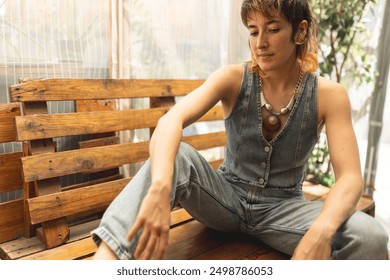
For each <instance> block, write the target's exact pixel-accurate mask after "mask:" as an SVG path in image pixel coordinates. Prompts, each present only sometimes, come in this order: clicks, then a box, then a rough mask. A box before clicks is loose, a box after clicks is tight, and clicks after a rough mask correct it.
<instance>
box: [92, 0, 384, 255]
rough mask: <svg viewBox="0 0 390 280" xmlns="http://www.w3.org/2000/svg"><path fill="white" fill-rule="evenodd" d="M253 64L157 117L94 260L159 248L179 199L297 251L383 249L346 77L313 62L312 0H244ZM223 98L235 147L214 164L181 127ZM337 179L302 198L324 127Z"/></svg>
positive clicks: (208, 216) (213, 222) (227, 70)
mask: <svg viewBox="0 0 390 280" xmlns="http://www.w3.org/2000/svg"><path fill="white" fill-rule="evenodd" d="M241 14H242V20H243V23H244V24H245V26H246V27H247V28H248V31H249V45H250V49H251V53H252V61H251V63H244V64H243V65H230V66H226V67H223V68H221V69H219V70H217V71H216V72H214V73H213V74H212V75H211V76H210V77H209V78H208V79H207V81H206V82H205V83H204V84H203V85H202V86H201V87H199V88H198V89H196V90H195V91H193V92H192V93H190V94H189V95H188V96H187V97H186V98H184V99H183V100H182V101H181V102H179V103H178V104H177V105H175V106H174V107H173V108H172V109H171V110H170V111H169V112H168V113H167V114H166V115H165V116H164V117H162V118H161V119H160V121H159V122H158V126H157V128H156V130H155V132H154V134H153V136H152V139H151V142H150V160H149V161H147V162H146V164H145V165H144V166H143V168H142V169H141V170H140V171H139V173H138V174H137V176H136V177H135V178H134V179H133V180H132V182H131V183H130V184H129V185H128V186H127V187H126V188H125V190H124V191H123V192H122V193H121V194H120V195H119V196H118V197H117V198H116V199H115V200H114V201H113V203H112V204H111V205H110V207H109V208H108V210H107V211H106V213H105V215H104V217H103V219H102V222H101V225H100V227H99V228H98V229H96V230H95V231H94V232H93V238H94V240H95V242H96V243H97V244H98V245H99V248H98V251H97V253H96V255H95V259H115V258H120V259H133V258H137V259H149V258H151V256H152V255H153V254H155V256H156V257H157V258H162V257H163V254H164V250H165V248H166V246H167V243H168V233H169V219H170V211H171V208H172V207H173V206H174V205H175V204H177V203H178V202H180V204H181V205H182V206H183V207H184V208H185V209H187V211H188V212H189V213H190V214H191V215H193V216H194V217H195V218H196V219H197V220H199V221H200V222H202V223H204V224H205V225H207V226H208V227H211V228H214V229H217V230H220V231H240V232H245V233H248V234H250V235H253V236H256V237H257V238H259V239H260V240H262V241H263V242H265V243H267V244H269V245H270V246H272V247H274V248H276V249H277V250H280V251H282V252H284V253H287V254H290V255H292V258H293V259H329V258H333V259H367V258H368V259H385V258H387V249H386V244H387V236H386V234H385V232H384V230H383V228H382V227H381V226H380V225H379V224H378V223H377V222H376V221H375V220H374V219H373V218H371V217H370V216H368V215H366V214H364V213H361V212H356V211H355V208H356V204H357V202H358V200H359V198H360V195H361V192H362V185H363V182H362V176H361V170H360V162H359V154H358V147H357V142H356V138H355V134H354V131H353V128H352V122H351V113H350V104H349V99H348V95H347V93H346V91H345V90H344V88H343V87H342V86H341V85H339V84H337V83H335V82H331V81H329V80H326V79H324V78H322V77H318V76H317V75H316V74H315V73H313V71H315V70H316V68H317V60H316V51H317V42H316V37H315V22H314V19H313V16H312V12H311V9H310V7H309V3H308V0H291V1H280V0H279V1H278V0H244V1H243V3H242V9H241ZM219 101H221V102H222V107H223V111H224V115H225V126H226V132H227V137H228V144H227V155H226V159H225V161H224V163H223V164H222V165H221V167H220V168H219V170H218V171H214V170H213V169H212V168H211V167H210V166H209V165H208V164H207V162H206V161H205V160H204V159H203V158H202V157H201V156H200V155H199V153H197V151H196V150H194V149H193V148H192V147H190V146H188V145H186V144H183V143H181V137H182V131H183V128H184V127H186V126H188V125H189V124H191V123H193V122H194V121H195V120H197V119H198V118H200V117H201V116H202V115H203V114H204V113H206V112H207V111H208V110H209V109H210V108H211V107H212V106H213V105H215V104H216V103H217V102H219ZM323 125H325V126H326V133H327V139H328V143H329V150H330V154H331V160H332V165H333V168H334V172H335V176H336V184H335V186H334V187H333V188H332V190H331V191H330V192H329V195H328V197H327V198H326V200H325V202H324V203H322V202H308V201H305V200H304V199H303V194H302V182H303V180H304V165H305V164H306V162H307V160H308V158H309V156H310V153H311V151H312V149H313V147H314V145H315V143H316V141H317V137H318V133H319V131H320V130H321V128H322V126H323Z"/></svg>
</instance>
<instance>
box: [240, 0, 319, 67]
mask: <svg viewBox="0 0 390 280" xmlns="http://www.w3.org/2000/svg"><path fill="white" fill-rule="evenodd" d="M252 12H255V13H260V14H263V15H264V16H265V17H272V15H275V12H277V13H278V14H279V15H281V16H282V17H284V18H286V19H287V21H288V22H289V23H290V24H291V26H292V29H293V32H292V37H291V40H292V41H293V42H295V37H296V35H297V32H298V27H299V24H300V23H301V22H302V21H303V20H306V21H307V23H308V27H307V33H306V36H305V39H304V41H303V44H300V45H297V47H296V51H297V59H298V61H299V63H300V65H301V68H302V70H303V71H304V72H315V71H316V70H317V68H318V40H317V23H316V20H315V18H314V16H313V12H312V10H311V7H310V4H309V0H243V1H242V5H241V19H242V22H243V23H244V25H245V26H246V27H248V20H249V18H250V15H251V13H252ZM252 70H253V71H261V69H260V67H259V65H258V64H257V62H256V60H255V59H254V57H253V54H252Z"/></svg>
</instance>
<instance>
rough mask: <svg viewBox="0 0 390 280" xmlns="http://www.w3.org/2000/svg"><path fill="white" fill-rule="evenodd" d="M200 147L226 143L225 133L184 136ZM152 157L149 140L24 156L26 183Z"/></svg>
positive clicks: (193, 144)
mask: <svg viewBox="0 0 390 280" xmlns="http://www.w3.org/2000/svg"><path fill="white" fill-rule="evenodd" d="M183 141H185V142H187V143H189V144H191V145H192V146H194V147H195V148H196V149H198V150H203V149H210V148H214V147H219V146H224V145H226V135H225V133H224V132H217V133H209V134H205V135H195V136H188V137H184V138H183ZM148 156H149V142H140V143H127V144H122V145H111V146H104V147H97V148H88V149H81V150H72V151H65V152H57V153H48V154H42V155H39V156H29V157H24V158H22V165H23V175H24V180H25V181H26V182H31V181H36V180H42V179H47V178H54V177H58V176H63V175H68V174H75V173H81V172H86V171H94V170H101V169H105V168H111V167H117V166H121V165H123V164H127V163H132V162H140V161H144V160H146V159H147V158H148Z"/></svg>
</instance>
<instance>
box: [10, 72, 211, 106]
mask: <svg viewBox="0 0 390 280" xmlns="http://www.w3.org/2000/svg"><path fill="white" fill-rule="evenodd" d="M203 82H204V80H179V79H175V80H163V79H161V80H155V79H154V80H152V79H63V78H60V79H43V80H36V81H28V82H26V83H22V84H17V85H13V86H11V87H10V95H11V99H12V100H13V101H18V102H21V101H55V100H89V99H107V97H108V96H109V97H110V98H112V99H117V98H143V97H163V96H183V95H186V94H187V93H189V92H191V91H192V90H194V89H195V88H197V87H199V86H200V85H202V84H203Z"/></svg>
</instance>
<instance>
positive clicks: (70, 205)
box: [27, 178, 130, 224]
mask: <svg viewBox="0 0 390 280" xmlns="http://www.w3.org/2000/svg"><path fill="white" fill-rule="evenodd" d="M129 181H130V180H129V179H128V178H126V179H122V180H117V181H111V182H107V183H102V184H98V185H95V186H89V187H84V188H80V189H74V190H70V191H66V192H59V193H54V194H49V195H45V196H39V197H35V198H30V199H28V200H27V203H28V207H29V212H30V219H31V223H32V224H38V223H42V222H46V221H50V220H54V219H58V218H61V217H66V216H70V215H74V214H78V213H83V212H88V211H91V210H93V209H101V208H104V207H107V206H108V205H109V204H110V203H111V201H112V200H113V199H114V198H115V197H116V196H117V195H118V194H119V193H120V191H122V189H123V188H124V187H125V186H126V185H127V184H128V182H129Z"/></svg>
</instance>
